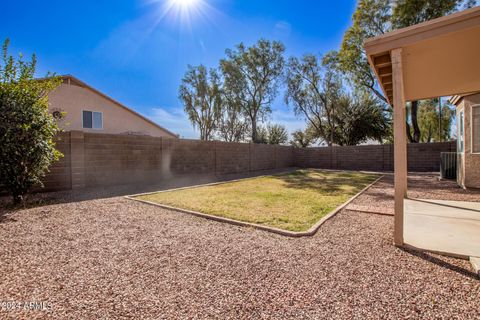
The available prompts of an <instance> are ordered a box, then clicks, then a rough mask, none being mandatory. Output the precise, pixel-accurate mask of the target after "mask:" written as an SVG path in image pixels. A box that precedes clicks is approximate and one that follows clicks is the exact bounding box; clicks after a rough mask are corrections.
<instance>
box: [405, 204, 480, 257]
mask: <svg viewBox="0 0 480 320" xmlns="http://www.w3.org/2000/svg"><path fill="white" fill-rule="evenodd" d="M404 219H405V220H404V223H405V231H404V240H405V243H406V244H407V245H410V246H413V247H416V248H419V249H424V250H429V251H435V252H441V253H446V254H451V255H454V256H460V257H464V258H468V257H480V203H479V202H465V201H446V200H424V199H406V200H405V218H404Z"/></svg>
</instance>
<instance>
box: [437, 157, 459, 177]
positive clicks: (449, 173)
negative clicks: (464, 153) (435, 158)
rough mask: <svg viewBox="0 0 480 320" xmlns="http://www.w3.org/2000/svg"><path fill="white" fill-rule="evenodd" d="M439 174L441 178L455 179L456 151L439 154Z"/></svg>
mask: <svg viewBox="0 0 480 320" xmlns="http://www.w3.org/2000/svg"><path fill="white" fill-rule="evenodd" d="M440 176H441V178H442V179H452V180H454V179H457V153H456V152H442V153H441V154H440Z"/></svg>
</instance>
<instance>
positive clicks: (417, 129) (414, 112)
mask: <svg viewBox="0 0 480 320" xmlns="http://www.w3.org/2000/svg"><path fill="white" fill-rule="evenodd" d="M417 114H418V101H412V108H411V109H410V117H411V119H412V126H413V141H412V142H413V143H419V142H420V127H419V126H418V119H417Z"/></svg>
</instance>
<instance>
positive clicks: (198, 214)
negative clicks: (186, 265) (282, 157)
mask: <svg viewBox="0 0 480 320" xmlns="http://www.w3.org/2000/svg"><path fill="white" fill-rule="evenodd" d="M339 171H341V170H339ZM279 174H282V173H279ZM279 174H273V176H274V175H279ZM266 176H272V175H264V176H258V177H254V178H255V179H256V178H261V177H266ZM384 176H385V175H383V174H382V175H381V176H380V177H378V178H377V179H376V180H375V181H373V182H372V183H370V184H369V185H368V186H366V187H365V188H363V189H362V190H360V192H358V193H357V194H356V195H354V196H353V197H351V198H350V199H348V200H347V201H346V202H344V203H343V204H341V205H340V206H338V207H337V208H335V209H334V210H333V211H332V212H330V213H328V214H327V215H325V216H324V217H322V218H321V219H320V220H319V221H318V222H317V223H315V224H314V225H313V226H312V227H311V228H310V229H308V230H307V231H288V230H283V229H279V228H275V227H269V226H264V225H260V224H256V223H250V222H243V221H238V220H234V219H230V218H224V217H219V216H215V215H211V214H206V213H202V212H198V211H192V210H187V209H182V208H177V207H172V206H169V205H165V204H160V203H156V202H152V201H148V200H141V199H138V198H137V197H140V196H145V195H151V194H158V193H164V192H173V191H177V190H186V189H194V188H200V187H207V186H214V185H220V184H225V183H230V182H238V181H244V180H249V179H254V178H245V179H236V180H231V181H222V182H215V183H208V184H204V185H196V186H191V187H183V188H177V189H171V190H162V191H158V192H148V193H141V194H135V195H130V196H124V198H125V199H128V200H133V201H137V202H140V203H144V204H147V205H151V206H156V207H160V208H163V209H167V210H171V211H176V212H180V213H185V214H189V215H193V216H196V217H200V218H204V219H208V220H213V221H217V222H223V223H228V224H231V225H236V226H241V227H250V228H254V229H258V230H262V231H267V232H271V233H275V234H279V235H282V236H286V237H292V238H300V237H310V236H313V235H314V234H315V233H317V231H318V229H320V227H321V226H322V225H323V224H324V223H325V222H327V221H328V220H330V219H331V218H333V217H334V216H335V215H336V214H337V213H339V212H340V211H342V210H343V209H345V208H346V207H347V206H348V205H349V204H350V203H351V202H352V201H353V200H355V199H356V198H358V197H359V196H360V195H362V194H363V193H364V192H366V191H367V190H368V189H370V188H371V187H372V186H373V185H375V184H376V183H377V182H378V181H380V180H381V179H382V178H383V177H384Z"/></svg>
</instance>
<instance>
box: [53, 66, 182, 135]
mask: <svg viewBox="0 0 480 320" xmlns="http://www.w3.org/2000/svg"><path fill="white" fill-rule="evenodd" d="M60 78H62V80H63V82H64V83H67V84H73V85H76V86H79V87H82V88H85V89H88V90H90V91H92V92H94V93H96V94H98V95H100V96H102V97H103V98H105V99H107V100H109V101H111V102H113V103H114V104H116V105H117V106H119V107H121V108H123V109H125V110H127V111H129V112H130V113H132V114H134V115H135V116H137V117H140V118H142V119H143V120H145V121H147V122H148V123H150V124H152V125H154V126H156V127H158V128H159V129H161V130H163V131H165V132H166V133H168V134H170V135H172V136H173V137H176V138H177V137H178V134H175V133H173V132H171V131H170V130H168V129H165V128H164V127H162V126H160V125H158V124H157V123H155V122H154V121H152V120H150V119H148V118H146V117H144V116H142V115H141V114H140V113H138V112H136V111H134V110H132V109H130V108H128V107H127V106H125V105H123V104H121V103H120V102H118V101H117V100H115V99H113V98H111V97H109V96H107V95H106V94H104V93H102V92H100V91H99V90H97V89H95V88H94V87H92V86H90V85H88V84H86V83H85V82H83V81H81V80H80V79H78V78H76V77H74V76H72V75H70V74H66V75H62V76H60Z"/></svg>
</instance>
